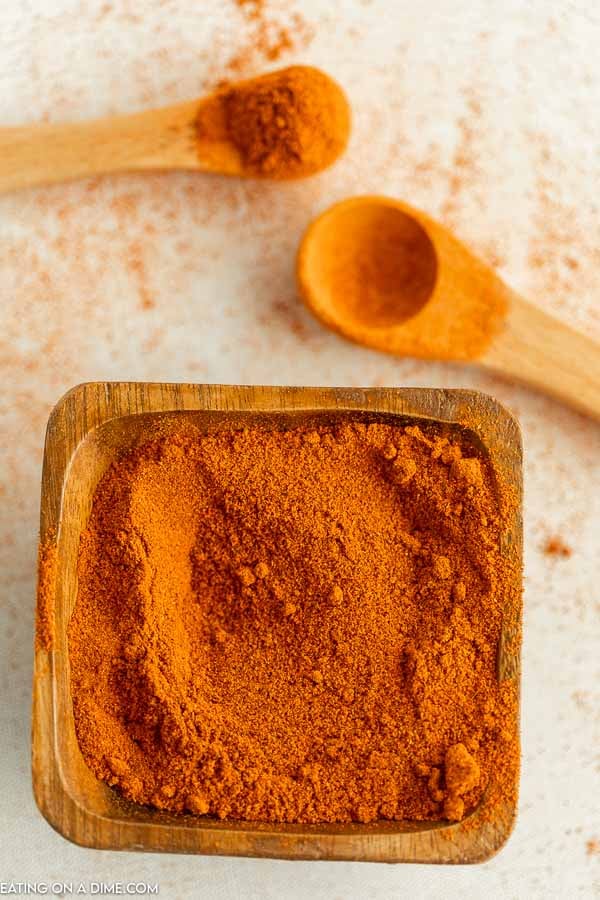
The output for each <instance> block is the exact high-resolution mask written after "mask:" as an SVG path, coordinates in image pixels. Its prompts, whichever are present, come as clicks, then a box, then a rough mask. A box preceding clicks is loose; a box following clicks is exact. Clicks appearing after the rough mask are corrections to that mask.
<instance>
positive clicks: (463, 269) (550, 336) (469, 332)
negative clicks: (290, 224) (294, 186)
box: [296, 196, 600, 418]
mask: <svg viewBox="0 0 600 900" xmlns="http://www.w3.org/2000/svg"><path fill="white" fill-rule="evenodd" d="M296 271H297V278H298V285H299V289H300V294H301V296H302V298H303V299H304V301H305V303H306V305H307V306H308V307H309V309H310V310H311V311H312V312H313V313H314V314H315V315H316V316H317V317H318V318H319V319H320V320H321V321H322V322H323V323H324V324H325V325H327V326H328V327H329V328H332V329H333V330H334V331H337V332H338V333H339V334H341V335H343V336H344V337H346V338H349V339H350V340H352V341H355V342H356V343H359V344H363V345H365V346H368V347H373V348H375V349H377V350H383V351H385V352H387V353H393V354H396V355H398V356H416V357H421V358H423V359H433V360H456V361H460V362H478V363H479V364H481V365H484V366H487V367H488V368H490V369H493V370H494V371H496V372H500V373H501V374H503V375H508V376H510V377H513V378H516V379H519V380H521V381H524V382H526V383H527V384H530V385H532V386H534V387H536V388H538V389H540V390H543V391H545V392H547V393H549V394H551V395H553V396H556V397H558V398H559V399H561V400H563V401H565V402H567V403H569V404H571V405H572V406H574V407H575V408H577V409H579V410H580V411H583V412H585V413H587V414H590V415H593V416H595V417H597V418H600V347H599V345H598V344H597V343H596V342H594V341H593V340H590V339H589V338H588V337H586V336H584V335H581V334H578V333H577V332H575V331H573V330H572V329H570V328H569V327H567V326H566V325H563V324H562V323H561V322H559V321H557V320H555V319H553V318H552V317H551V316H549V315H547V314H546V313H544V312H543V311H542V310H541V309H539V308H537V307H535V306H533V305H532V304H530V303H528V302H527V301H526V300H524V299H523V298H522V297H520V296H519V295H518V294H516V293H515V292H514V291H513V290H511V289H510V288H509V287H508V286H507V285H506V284H504V282H503V281H502V280H501V279H500V278H499V276H498V275H497V274H496V273H495V272H494V271H493V269H492V268H490V266H488V265H486V264H485V263H484V262H482V261H481V260H480V259H478V257H477V256H476V255H475V254H474V253H472V251H471V250H469V248H468V247H466V246H465V245H464V244H463V243H461V242H460V241H459V240H458V239H457V238H456V237H455V236H454V235H453V234H452V232H450V231H449V230H448V229H447V228H445V227H444V226H443V225H441V224H440V223H439V222H436V221H435V220H434V219H432V218H430V217H429V216H428V215H426V214H425V213H423V212H421V211H420V210H417V209H414V208H413V207H411V206H409V205H408V204H406V203H403V202H401V201H399V200H395V199H392V198H389V197H379V196H364V197H353V198H350V199H349V200H344V201H342V202H341V203H338V204H336V205H334V206H332V207H331V208H330V209H328V210H326V211H325V212H324V213H323V214H322V215H320V216H319V217H318V218H317V219H316V220H315V221H314V222H313V223H312V224H311V225H310V226H309V228H308V230H307V231H306V233H305V235H304V237H303V239H302V242H301V244H300V248H299V251H298V258H297V270H296Z"/></svg>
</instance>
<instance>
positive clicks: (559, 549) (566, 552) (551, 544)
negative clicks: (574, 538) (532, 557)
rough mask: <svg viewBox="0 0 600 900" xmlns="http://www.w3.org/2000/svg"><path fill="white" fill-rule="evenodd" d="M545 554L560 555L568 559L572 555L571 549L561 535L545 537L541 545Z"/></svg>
mask: <svg viewBox="0 0 600 900" xmlns="http://www.w3.org/2000/svg"><path fill="white" fill-rule="evenodd" d="M542 550H543V552H544V553H545V554H546V556H555V557H557V556H558V557H562V558H563V559H568V558H569V557H570V556H572V555H573V551H572V549H571V548H570V547H569V545H568V544H566V543H565V542H564V541H563V539H562V538H561V537H558V535H553V536H551V537H549V538H547V539H546V541H545V542H544V544H543V547H542Z"/></svg>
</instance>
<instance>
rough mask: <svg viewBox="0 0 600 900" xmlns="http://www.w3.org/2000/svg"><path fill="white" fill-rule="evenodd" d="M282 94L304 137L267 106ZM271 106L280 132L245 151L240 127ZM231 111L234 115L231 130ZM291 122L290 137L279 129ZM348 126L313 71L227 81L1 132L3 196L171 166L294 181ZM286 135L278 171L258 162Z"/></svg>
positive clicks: (332, 89)
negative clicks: (195, 95)
mask: <svg viewBox="0 0 600 900" xmlns="http://www.w3.org/2000/svg"><path fill="white" fill-rule="evenodd" d="M234 91H235V106H232V104H231V102H230V100H231V98H232V95H233V92H234ZM269 92H271V93H269ZM281 92H287V94H286V96H287V97H288V98H289V97H291V98H292V100H291V102H292V104H293V107H294V110H295V111H296V112H298V113H299V115H300V116H301V117H302V132H301V133H300V131H299V129H297V128H296V123H295V121H291V117H290V116H289V108H288V110H287V111H286V110H285V109H284V110H283V112H281V106H280V105H275V106H273V104H274V103H275V104H279V99H278V98H280V97H281ZM257 96H258V98H259V99H258V102H256V98H257ZM248 101H250V103H252V102H254V103H255V106H254V107H252V106H251V105H249V103H248ZM269 104H271V105H270V106H269ZM273 108H274V109H275V112H276V113H277V118H276V120H275V121H276V122H277V124H278V125H279V126H282V137H279V135H278V132H276V131H274V128H273V127H271V131H270V132H269V136H268V138H266V139H265V146H264V147H261V146H259V147H258V148H254V152H253V155H252V154H251V155H250V156H249V155H248V152H247V151H248V149H249V148H248V147H246V146H245V145H244V136H245V134H246V133H247V131H248V127H247V126H248V125H249V124H251V120H252V117H253V116H254V117H255V119H257V120H258V121H259V122H260V123H261V128H264V129H265V130H266V127H267V126H265V125H264V121H265V120H264V116H265V115H267V114H268V113H269V111H270V110H273ZM232 115H235V116H237V117H238V118H237V119H236V122H237V127H236V128H232V127H231V126H232ZM286 116H287V117H288V118H287V119H286ZM234 124H235V123H234ZM288 126H291V128H292V130H293V133H292V134H291V138H290V133H289V131H288V133H287V137H286V134H285V133H284V132H285V129H286V128H287V127H288ZM349 130H350V113H349V107H348V102H347V100H346V97H345V95H344V93H343V91H342V89H341V88H340V87H339V85H338V84H336V82H335V81H333V80H332V79H331V78H329V76H328V75H326V74H325V73H324V72H321V71H320V70H319V69H315V68H312V67H310V66H293V67H291V68H288V69H281V70H278V71H276V72H270V73H268V74H267V75H263V76H261V77H259V78H253V79H249V80H246V81H241V82H237V83H236V84H235V85H227V86H226V87H224V88H222V89H221V90H218V91H215V92H214V93H212V94H209V95H208V96H206V97H205V98H204V99H202V100H194V101H191V102H188V103H181V104H178V105H176V106H170V107H165V108H163V109H153V110H149V111H147V112H142V113H136V114H134V115H130V116H113V117H111V118H107V119H99V120H97V121H92V122H79V123H75V124H60V125H33V126H25V127H21V128H0V192H5V191H12V190H15V189H17V188H23V187H32V186H34V185H40V184H52V183H54V182H58V181H67V180H71V179H74V178H83V177H85V176H89V175H101V174H106V173H109V172H133V171H149V170H155V171H156V170H162V171H164V170H168V169H191V170H197V171H201V172H217V173H221V174H224V175H240V176H250V177H257V176H263V177H269V178H299V177H302V176H304V175H312V174H313V173H314V172H317V171H319V170H320V169H324V168H326V166H328V165H330V164H331V163H332V162H333V161H334V160H335V159H336V158H337V157H338V156H339V155H340V153H342V151H343V150H344V148H345V146H346V144H347V141H348V135H349ZM288 139H290V140H291V141H292V142H293V143H292V144H291V151H292V152H291V155H290V162H289V163H287V164H286V165H285V166H284V167H283V168H280V169H277V168H276V167H274V166H269V165H262V161H263V160H261V158H260V153H261V152H264V154H265V155H267V154H268V152H269V151H270V150H272V149H273V147H272V145H273V143H274V142H275V143H276V142H277V141H278V140H280V141H285V140H288ZM266 161H267V162H268V159H267V160H266Z"/></svg>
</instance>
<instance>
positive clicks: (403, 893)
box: [0, 0, 600, 900]
mask: <svg viewBox="0 0 600 900" xmlns="http://www.w3.org/2000/svg"><path fill="white" fill-rule="evenodd" d="M215 7H218V8H219V9H218V11H215ZM391 9H393V12H392V11H390V10H391ZM295 13H300V14H301V16H302V21H300V22H298V21H296V26H295V27H296V37H295V47H294V48H292V50H291V51H290V52H288V53H286V54H284V55H283V56H282V57H281V63H285V62H288V61H304V62H309V63H315V64H317V65H320V66H322V67H324V68H326V69H327V70H329V71H330V72H331V73H332V74H333V75H334V76H336V77H337V78H338V79H339V80H340V81H341V82H342V83H343V84H344V85H345V86H346V88H347V90H348V93H349V95H350V97H351V100H352V103H353V106H354V110H355V122H354V134H353V138H352V143H351V145H350V148H349V151H348V154H347V156H346V157H345V158H344V160H343V161H341V162H340V163H339V164H338V165H337V166H336V167H335V168H334V169H333V170H332V171H330V172H328V173H326V174H324V175H322V176H319V177H317V178H314V179H311V180H310V181H307V182H303V183H297V184H290V185H278V186H273V185H268V184H258V185H257V184H242V183H240V182H237V181H227V180H222V179H219V178H207V177H200V176H190V175H185V174H176V175H165V176H155V177H133V176H132V177H123V178H118V179H117V178H114V179H106V180H100V179H98V180H95V181H93V182H85V183H80V184H74V185H70V186H59V187H55V188H52V189H46V190H38V191H29V192H23V193H21V194H18V195H14V196H10V197H5V198H2V199H0V229H1V240H0V272H1V280H0V286H1V287H0V290H1V305H0V306H1V312H0V315H1V317H2V328H1V331H0V367H1V369H0V385H1V388H0V390H1V399H0V402H1V414H2V431H1V445H2V469H1V492H2V493H1V497H2V499H1V504H0V517H1V524H0V529H1V530H0V551H1V554H2V562H1V577H2V599H1V610H0V614H1V619H2V641H3V646H2V653H1V660H0V678H1V692H2V693H1V696H2V703H1V705H0V734H1V735H2V745H1V752H0V783H2V785H3V787H2V799H1V800H0V880H4V881H6V880H10V879H21V880H22V879H25V878H28V879H30V880H31V879H37V880H47V881H49V880H65V879H68V880H70V879H73V880H77V879H80V878H81V879H91V878H95V879H105V880H121V879H128V878H137V879H148V880H150V881H155V880H159V881H160V883H161V895H162V896H165V897H192V896H197V897H206V898H210V900H212V898H215V900H216V898H255V897H256V898H258V897H260V898H278V900H279V898H282V897H286V898H288V897H289V898H295V897H310V898H313V900H320V898H348V897H361V898H362V897H365V898H390V900H391V898H399V897H409V896H412V897H418V898H437V897H439V898H442V897H444V898H445V897H451V896H458V895H459V893H464V894H465V895H470V896H482V895H483V894H484V893H485V895H486V896H487V897H488V898H490V900H493V898H503V900H505V898H513V897H515V898H521V897H523V898H537V897H539V898H542V897H543V898H549V897H552V898H554V897H556V898H571V897H592V896H598V895H599V894H600V885H599V882H598V867H599V863H600V856H599V853H598V843H595V842H598V841H600V822H599V817H598V806H599V802H598V798H599V795H600V790H599V788H600V779H599V775H598V749H599V742H600V733H599V731H600V729H599V717H598V708H599V703H598V699H599V695H598V674H599V673H598V658H599V637H600V632H599V618H600V617H599V615H598V613H599V609H600V596H599V590H600V588H599V583H600V557H599V554H598V530H599V528H600V427H599V426H598V425H596V424H594V423H592V422H590V421H586V420H585V419H583V418H582V417H579V416H578V415H575V414H573V413H571V412H569V411H568V410H566V409H563V408H562V407H561V406H559V405H558V404H555V403H553V402H552V401H550V400H547V399H544V398H542V397H541V396H538V395H535V394H533V393H530V392H529V391H527V390H524V389H521V388H518V387H516V386H514V385H511V384H508V383H506V382H503V381H502V380H500V379H495V378H492V377H490V376H489V375H484V374H482V373H480V372H478V371H477V370H467V369H462V368H459V367H454V366H442V365H428V364H424V363H416V362H414V361H412V360H405V361H400V360H394V359H387V358H384V357H382V356H379V355H377V354H375V353H371V352H368V351H361V350H360V349H358V348H356V347H354V346H350V345H349V344H345V343H343V342H342V341H341V340H339V339H337V338H336V337H334V336H333V335H331V334H329V333H326V332H325V331H323V330H322V329H321V328H320V326H319V325H317V324H316V323H315V322H313V321H312V320H311V318H310V317H309V316H308V315H307V313H305V312H304V310H303V309H302V308H301V307H300V305H299V304H298V301H297V298H296V295H295V291H294V283H293V279H292V271H293V254H294V250H295V247H296V245H297V242H298V238H299V236H300V234H301V232H302V230H303V228H304V227H305V225H306V224H307V222H308V221H309V220H310V218H311V217H312V216H313V215H314V214H316V213H317V212H319V211H320V210H322V209H323V208H324V207H325V206H327V205H328V204H329V203H330V202H332V201H334V200H336V199H339V198H342V197H344V196H346V195H348V194H351V193H358V192H382V193H383V192H387V193H390V194H395V195H397V196H399V197H403V198H405V199H407V200H409V201H410V202H412V203H413V204H415V205H418V206H421V207H423V208H424V209H426V210H428V211H429V212H430V213H432V214H434V215H437V216H439V217H441V218H442V219H443V220H444V221H445V222H446V223H447V224H449V225H451V226H452V227H454V228H455V229H456V231H457V233H458V234H459V235H460V236H462V237H463V238H464V239H465V240H466V241H468V242H469V243H470V244H471V245H472V246H473V247H474V248H475V249H476V250H478V251H479V252H480V253H481V254H482V256H483V257H485V258H486V259H487V260H489V261H491V262H492V263H494V264H495V265H497V266H498V267H499V269H500V271H501V272H502V274H503V275H504V276H505V277H506V279H507V280H508V281H509V282H511V283H512V285H513V286H515V287H516V288H517V289H520V290H521V291H522V292H523V293H524V294H526V295H528V296H530V297H531V298H532V299H534V300H536V301H537V302H538V303H540V304H541V305H542V306H544V307H545V308H547V309H548V310H550V311H551V312H553V313H555V314H556V315H557V316H559V317H561V318H563V319H564V320H565V321H568V322H570V323H572V324H574V325H577V326H579V327H580V328H582V329H585V330H586V331H587V332H588V333H590V334H593V335H595V336H596V337H597V338H598V339H600V244H599V240H598V238H599V235H600V206H599V201H598V184H599V179H600V116H598V108H599V105H600V53H599V49H598V48H599V47H600V9H599V8H598V5H597V3H596V2H595V0H570V2H566V0H529V2H528V3H522V2H520V0H504V2H502V3H494V2H491V0H431V2H429V3H416V4H415V3H414V2H412V0H398V2H395V3H390V2H389V0H388V2H386V0H372V2H369V0H352V2H351V0H331V2H328V3H324V2H317V0H302V2H300V0H297V3H296V0H282V2H277V0H272V2H271V4H270V5H269V6H268V15H267V19H268V20H269V21H271V22H273V21H275V22H281V23H283V24H286V23H288V22H289V21H290V20H291V18H292V17H293V15H294V14H295ZM258 27H259V26H258V25H257V24H256V23H254V24H253V23H252V22H251V21H249V19H248V18H247V17H245V16H244V15H243V14H242V13H241V12H240V11H239V10H238V9H236V8H235V6H234V4H233V3H232V2H230V0H223V2H221V3H219V4H216V3H212V2H208V0H205V2H189V0H188V2H186V0H163V2H151V0H112V2H107V3H102V2H100V0H97V2H94V0H86V2H84V0H26V2H25V0H20V2H19V0H4V2H3V3H2V4H0V35H1V43H0V47H1V49H0V121H1V122H2V123H4V124H17V123H22V122H28V121H32V120H35V119H43V120H53V121H54V120H59V119H73V120H76V119H81V118H85V117H91V116H95V115H102V114H106V113H112V112H118V111H123V112H126V111H128V110H135V109H139V108H142V107H146V106H150V105H158V104H162V103H169V102H172V101H177V100H183V99H187V98H191V97H194V96H196V95H199V94H200V93H201V92H202V91H203V90H204V89H206V88H207V87H208V86H209V85H212V84H214V83H215V82H216V81H218V80H219V78H221V77H222V76H223V75H224V74H225V75H228V74H231V73H232V72H240V73H252V72H256V71H260V70H261V69H264V68H265V67H267V66H268V65H269V64H268V62H267V61H266V60H265V57H264V54H261V52H252V51H251V47H252V42H253V34H255V33H256V29H257V28H258ZM264 37H265V35H264V34H263V38H264ZM266 37H267V39H268V40H267V43H268V41H269V40H270V39H271V38H270V36H269V34H267V35H266ZM263 43H264V42H263ZM93 379H142V380H173V381H177V380H194V381H225V382H255V383H259V382H265V383H284V384H315V383H317V384H327V385H402V384H408V385H434V386H469V387H475V388H480V389H483V390H485V391H488V392H490V393H492V394H495V395H496V396H497V397H498V398H499V399H500V400H502V401H503V402H504V403H506V404H507V405H508V406H510V407H511V408H512V409H513V410H514V411H515V412H516V413H517V414H518V415H519V417H520V419H521V422H522V426H523V433H524V440H525V450H526V464H525V466H526V590H525V623H524V624H525V643H524V662H523V711H522V720H523V773H522V798H521V804H520V814H519V821H518V824H517V827H516V830H515V833H514V835H513V837H512V839H511V841H510V842H509V844H508V845H507V847H506V848H505V849H504V850H503V851H502V852H501V854H500V855H499V856H498V857H496V858H495V859H494V860H493V861H491V862H490V863H488V864H485V865H483V866H479V867H475V868H459V869H441V868H433V867H431V868H425V867H386V866H366V865H359V864H327V863H298V864H294V863H276V862H269V861H265V862H259V861H243V860H238V861H236V860H229V859H210V858H204V859H203V858H177V857H175V856H171V857H157V856H141V855H120V854H116V853H97V852H93V851H89V850H82V849H80V848H77V847H74V846H72V845H70V844H68V843H66V842H65V841H64V840H63V839H62V838H60V837H59V836H58V835H56V834H55V833H54V832H52V831H51V830H50V828H49V827H48V826H47V825H46V823H45V822H44V821H43V820H42V818H41V816H40V815H39V814H38V813H37V810H36V808H35V806H34V802H33V799H32V796H31V788H30V776H29V711H30V679H31V662H32V620H33V602H34V601H33V596H34V567H35V554H36V531H37V516H38V503H39V497H38V484H39V476H40V463H41V457H42V444H43V437H44V425H45V421H46V419H47V416H48V413H49V410H50V408H51V406H52V405H53V403H54V402H55V401H56V400H57V399H58V397H59V396H60V395H61V394H62V392H63V391H65V390H66V389H67V388H69V387H70V386H72V385H73V384H75V383H76V382H80V381H85V380H93ZM550 534H559V535H560V536H561V537H562V538H563V539H564V540H565V541H567V543H568V544H569V545H571V546H572V548H573V555H572V557H571V558H570V559H554V558H550V557H547V556H545V555H544V554H543V553H542V552H541V549H540V547H541V545H542V543H543V541H544V539H545V538H546V537H547V536H548V535H550ZM594 878H596V881H594ZM595 891H596V893H595Z"/></svg>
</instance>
